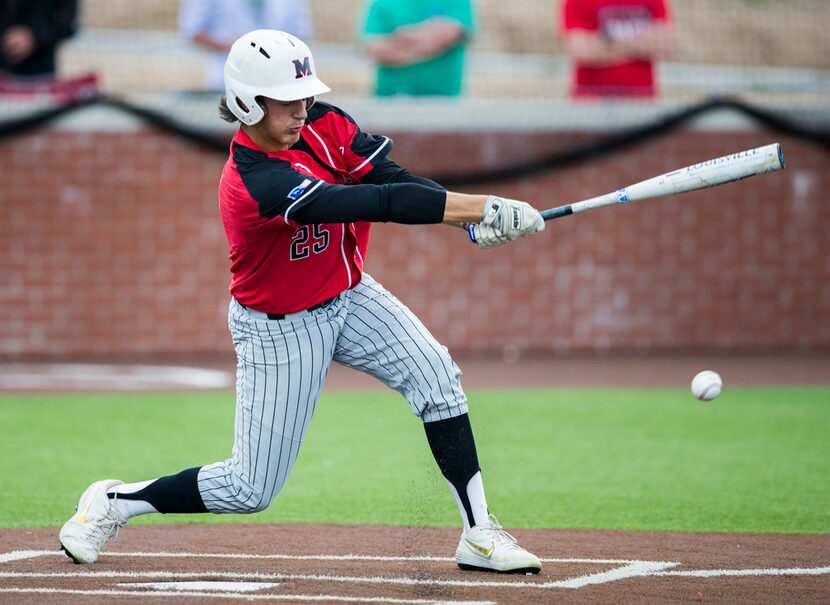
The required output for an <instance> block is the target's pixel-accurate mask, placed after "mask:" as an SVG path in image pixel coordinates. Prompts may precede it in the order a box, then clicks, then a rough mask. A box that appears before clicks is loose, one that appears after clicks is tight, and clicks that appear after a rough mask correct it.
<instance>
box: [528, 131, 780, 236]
mask: <svg viewBox="0 0 830 605" xmlns="http://www.w3.org/2000/svg"><path fill="white" fill-rule="evenodd" d="M784 166H785V163H784V152H783V151H781V145H779V144H778V143H772V144H770V145H764V146H763V147H756V148H755V149H747V150H746V151H740V152H738V153H733V154H730V155H725V156H723V157H720V158H713V159H711V160H706V161H704V162H700V163H698V164H692V165H691V166H686V167H685V168H680V169H679V170H673V171H672V172H667V173H666V174H661V175H660V176H655V177H653V178H650V179H647V180H645V181H640V182H639V183H634V184H633V185H629V186H628V187H623V188H622V189H618V190H617V191H614V192H612V193H606V194H605V195H600V196H598V197H592V198H590V199H587V200H582V201H580V202H574V203H573V204H568V205H566V206H558V207H556V208H551V209H550V210H543V211H542V212H541V215H542V218H544V219H545V220H546V221H547V220H550V219H553V218H559V217H561V216H568V215H569V214H576V213H577V212H584V211H585V210H590V209H592V208H601V207H603V206H612V205H614V204H626V203H628V202H636V201H639V200H647V199H650V198H653V197H660V196H662V195H671V194H674V193H683V192H684V191H694V190H695V189H705V188H707V187H716V186H717V185H723V184H724V183H731V182H732V181H739V180H741V179H745V178H747V177H750V176H755V175H756V174H763V173H765V172H774V171H775V170H781V169H782V168H784Z"/></svg>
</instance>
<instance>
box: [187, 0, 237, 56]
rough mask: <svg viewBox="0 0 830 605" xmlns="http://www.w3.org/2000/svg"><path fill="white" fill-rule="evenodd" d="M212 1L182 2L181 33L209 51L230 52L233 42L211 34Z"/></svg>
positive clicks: (194, 0) (190, 0)
mask: <svg viewBox="0 0 830 605" xmlns="http://www.w3.org/2000/svg"><path fill="white" fill-rule="evenodd" d="M212 10H213V7H212V2H211V0H182V4H181V7H180V9H179V33H181V34H182V35H183V36H184V37H186V38H187V39H188V40H190V41H191V42H193V43H194V44H196V45H198V46H200V47H202V48H205V49H207V50H213V51H222V52H228V51H229V50H230V49H231V45H232V44H233V40H222V39H219V38H216V37H215V36H213V35H212V34H211V33H210V14H211V11H212Z"/></svg>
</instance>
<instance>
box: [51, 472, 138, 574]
mask: <svg viewBox="0 0 830 605" xmlns="http://www.w3.org/2000/svg"><path fill="white" fill-rule="evenodd" d="M122 483H124V482H123V481H118V480H116V479H105V480H104V481H96V482H95V483H93V484H92V485H90V486H89V487H88V488H86V491H85V492H84V493H83V494H82V495H81V499H80V500H79V501H78V506H77V508H76V509H75V510H76V511H77V513H76V514H74V515H72V518H71V519H69V521H67V522H66V523H64V525H63V527H62V528H61V533H60V540H61V549H62V550H63V551H64V552H65V553H66V554H67V555H68V556H69V557H70V558H71V559H72V560H73V561H75V563H95V561H97V560H98V554H99V553H100V552H101V550H102V549H103V548H104V545H105V544H106V543H107V542H108V541H109V539H110V538H112V536H113V535H118V530H119V529H120V528H121V527H123V526H124V525H125V523H122V522H120V521H119V520H118V515H117V513H116V510H115V505H114V501H113V500H110V499H109V498H108V497H107V490H108V489H110V488H112V487H114V486H116V485H121V484H122Z"/></svg>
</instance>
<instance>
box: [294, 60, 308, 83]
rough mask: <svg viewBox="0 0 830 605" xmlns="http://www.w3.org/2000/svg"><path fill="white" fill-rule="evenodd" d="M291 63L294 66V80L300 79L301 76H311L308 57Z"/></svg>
mask: <svg viewBox="0 0 830 605" xmlns="http://www.w3.org/2000/svg"><path fill="white" fill-rule="evenodd" d="M291 62H292V63H293V64H294V74H295V75H294V79H295V80H296V79H297V78H302V77H303V76H310V75H311V63H310V62H309V59H308V57H303V60H302V61H300V60H299V59H293V60H292V61H291Z"/></svg>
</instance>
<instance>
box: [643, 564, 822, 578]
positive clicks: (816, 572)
mask: <svg viewBox="0 0 830 605" xmlns="http://www.w3.org/2000/svg"><path fill="white" fill-rule="evenodd" d="M825 574H830V567H790V568H785V569H768V568H763V567H762V568H760V569H697V570H689V571H683V570H680V569H678V570H672V571H658V572H655V573H653V574H651V575H653V576H687V577H693V578H717V577H721V576H823V575H825Z"/></svg>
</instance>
